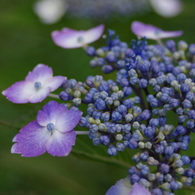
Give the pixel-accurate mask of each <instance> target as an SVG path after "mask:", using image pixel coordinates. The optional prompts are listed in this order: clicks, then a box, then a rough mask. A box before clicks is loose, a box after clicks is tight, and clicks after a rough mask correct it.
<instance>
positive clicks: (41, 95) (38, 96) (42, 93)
mask: <svg viewBox="0 0 195 195" xmlns="http://www.w3.org/2000/svg"><path fill="white" fill-rule="evenodd" d="M50 91H51V88H50V87H45V88H41V89H39V90H37V91H35V92H34V93H33V94H31V95H30V97H29V98H28V102H30V103H37V102H41V101H42V100H44V99H45V98H46V97H47V96H48V95H49V93H50Z"/></svg>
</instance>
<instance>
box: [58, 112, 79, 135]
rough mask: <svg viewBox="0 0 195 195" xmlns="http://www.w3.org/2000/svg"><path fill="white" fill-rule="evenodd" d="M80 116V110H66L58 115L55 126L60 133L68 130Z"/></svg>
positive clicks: (77, 121)
mask: <svg viewBox="0 0 195 195" xmlns="http://www.w3.org/2000/svg"><path fill="white" fill-rule="evenodd" d="M81 116H82V112H81V111H78V110H66V112H63V113H62V114H61V115H60V116H59V117H58V119H57V122H56V124H55V127H56V129H57V130H58V131H60V132H62V133H65V132H69V131H71V130H72V129H73V128H74V127H75V126H76V125H77V124H78V123H79V120H80V118H81Z"/></svg>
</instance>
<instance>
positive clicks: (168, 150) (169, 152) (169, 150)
mask: <svg viewBox="0 0 195 195" xmlns="http://www.w3.org/2000/svg"><path fill="white" fill-rule="evenodd" d="M173 152H174V149H173V147H172V146H165V150H164V153H165V154H167V155H169V156H170V155H172V154H173Z"/></svg>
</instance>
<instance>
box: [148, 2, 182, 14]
mask: <svg viewBox="0 0 195 195" xmlns="http://www.w3.org/2000/svg"><path fill="white" fill-rule="evenodd" d="M150 3H151V5H152V6H153V8H154V10H155V11H156V12H157V13H158V14H159V15H161V16H164V17H173V16H176V15H178V14H179V13H180V12H181V11H182V9H183V5H182V2H181V1H179V0H163V1H162V0H150Z"/></svg>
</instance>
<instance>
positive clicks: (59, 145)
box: [11, 101, 82, 157]
mask: <svg viewBox="0 0 195 195" xmlns="http://www.w3.org/2000/svg"><path fill="white" fill-rule="evenodd" d="M81 115H82V112H81V111H76V110H68V109H67V108H66V107H65V106H64V105H62V104H59V103H57V102H55V101H50V102H49V103H47V104H46V105H45V106H44V107H43V109H42V110H41V111H39V112H38V115H37V120H36V121H32V122H30V123H29V124H27V125H26V126H25V127H23V128H22V129H21V130H20V133H18V134H17V135H16V136H15V137H14V138H13V142H17V143H15V144H14V145H13V146H12V148H11V153H17V154H21V155H22V156H24V157H34V156H39V155H41V154H43V153H44V152H48V153H49V154H51V155H53V156H67V155H68V154H69V153H70V151H71V150H72V146H73V145H74V144H75V139H76V133H75V131H74V130H73V128H74V127H75V126H76V125H77V124H78V122H79V120H80V118H81Z"/></svg>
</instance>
